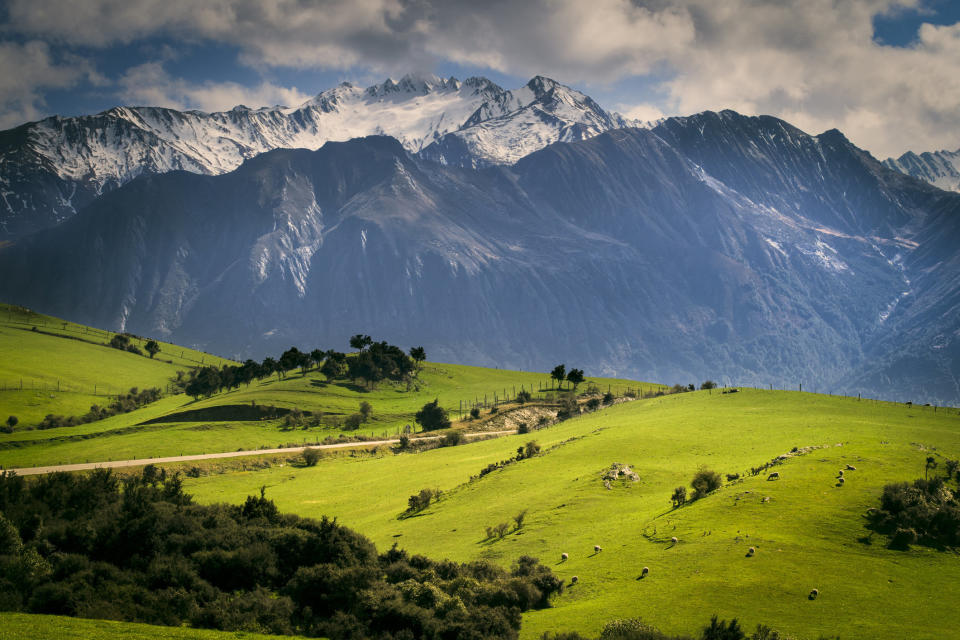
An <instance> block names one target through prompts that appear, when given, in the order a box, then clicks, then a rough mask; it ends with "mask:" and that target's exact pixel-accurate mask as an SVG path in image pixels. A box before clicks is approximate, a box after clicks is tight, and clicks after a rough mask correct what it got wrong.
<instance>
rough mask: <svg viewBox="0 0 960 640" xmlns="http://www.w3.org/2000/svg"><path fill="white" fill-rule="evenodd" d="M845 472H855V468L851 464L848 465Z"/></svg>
mask: <svg viewBox="0 0 960 640" xmlns="http://www.w3.org/2000/svg"><path fill="white" fill-rule="evenodd" d="M847 470H849V471H856V470H857V468H856V467H855V466H853V465H852V464H848V465H847Z"/></svg>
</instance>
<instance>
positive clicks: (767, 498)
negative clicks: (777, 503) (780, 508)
mask: <svg viewBox="0 0 960 640" xmlns="http://www.w3.org/2000/svg"><path fill="white" fill-rule="evenodd" d="M760 502H770V496H763V499H762V500H760Z"/></svg>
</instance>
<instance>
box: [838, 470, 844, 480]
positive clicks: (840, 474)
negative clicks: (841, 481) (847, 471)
mask: <svg viewBox="0 0 960 640" xmlns="http://www.w3.org/2000/svg"><path fill="white" fill-rule="evenodd" d="M837 477H838V478H842V477H843V469H840V471H837Z"/></svg>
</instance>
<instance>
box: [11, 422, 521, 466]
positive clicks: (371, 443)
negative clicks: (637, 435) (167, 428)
mask: <svg viewBox="0 0 960 640" xmlns="http://www.w3.org/2000/svg"><path fill="white" fill-rule="evenodd" d="M514 433H516V431H515V430H507V431H480V432H477V433H464V434H463V436H464V437H465V438H475V437H477V436H503V435H512V434H514ZM442 437H443V436H422V437H419V438H412V440H414V441H417V440H439V439H440V438H442ZM399 442H400V439H399V438H395V439H392V440H367V441H364V442H340V443H337V444H314V445H306V446H303V447H285V448H283V449H254V450H252V451H224V452H223V453H201V454H196V455H190V456H170V457H168V458H143V459H140V460H110V461H104V462H81V463H78V464H58V465H51V466H49V467H25V468H23V469H7V471H13V472H15V473H16V474H17V475H20V476H35V475H39V474H43V473H54V472H55V471H87V470H90V469H115V468H118V467H142V466H146V465H148V464H167V463H171V462H190V461H192V460H215V459H217V458H239V457H241V456H263V455H270V454H273V453H290V454H296V453H300V452H302V451H303V450H304V449H349V448H351V447H379V446H381V445H385V444H387V445H390V444H398V443H399Z"/></svg>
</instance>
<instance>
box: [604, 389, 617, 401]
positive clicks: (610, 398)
mask: <svg viewBox="0 0 960 640" xmlns="http://www.w3.org/2000/svg"><path fill="white" fill-rule="evenodd" d="M613 400H614V398H613V394H612V393H610V392H609V391H607V392H606V393H605V394H603V404H613Z"/></svg>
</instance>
